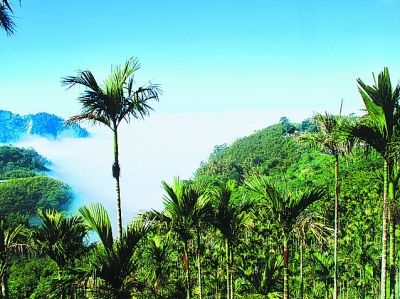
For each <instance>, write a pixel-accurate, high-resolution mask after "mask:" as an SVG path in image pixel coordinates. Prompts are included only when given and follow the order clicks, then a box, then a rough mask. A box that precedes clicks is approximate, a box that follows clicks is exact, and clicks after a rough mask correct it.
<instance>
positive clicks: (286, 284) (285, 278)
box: [283, 236, 289, 299]
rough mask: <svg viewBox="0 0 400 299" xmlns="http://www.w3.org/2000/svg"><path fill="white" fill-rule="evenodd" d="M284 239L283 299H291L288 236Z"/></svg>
mask: <svg viewBox="0 0 400 299" xmlns="http://www.w3.org/2000/svg"><path fill="white" fill-rule="evenodd" d="M283 238H284V239H283V299H289V249H288V240H287V238H286V236H284V237H283Z"/></svg>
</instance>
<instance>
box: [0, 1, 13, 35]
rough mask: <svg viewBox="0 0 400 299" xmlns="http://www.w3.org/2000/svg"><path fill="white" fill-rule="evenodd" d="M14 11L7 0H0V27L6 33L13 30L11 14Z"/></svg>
mask: <svg viewBox="0 0 400 299" xmlns="http://www.w3.org/2000/svg"><path fill="white" fill-rule="evenodd" d="M12 14H14V11H13V9H12V7H11V5H10V2H9V1H8V0H0V27H2V28H3V29H4V31H5V32H6V34H7V35H11V34H13V33H14V30H15V23H14V20H13V19H12V17H11V15H12Z"/></svg>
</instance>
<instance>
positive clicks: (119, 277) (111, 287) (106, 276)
mask: <svg viewBox="0 0 400 299" xmlns="http://www.w3.org/2000/svg"><path fill="white" fill-rule="evenodd" d="M79 212H80V214H81V216H82V217H83V218H84V219H85V221H86V224H87V225H88V226H89V227H90V229H91V230H92V231H94V232H95V233H96V235H97V237H98V238H99V239H100V244H98V245H97V246H96V247H94V248H93V250H92V252H91V255H90V256H89V259H88V260H87V262H86V263H85V265H84V267H83V269H81V272H80V273H79V276H77V277H78V278H80V279H81V280H85V279H88V278H90V279H92V280H93V281H95V283H94V284H93V286H94V288H95V291H96V292H97V293H99V294H100V295H101V296H103V297H101V298H131V295H132V292H133V290H135V289H140V288H141V286H140V284H139V283H138V281H137V280H136V278H135V274H136V272H137V265H136V264H135V261H134V259H133V255H134V253H135V250H136V248H137V245H138V243H139V241H140V240H141V239H142V238H143V237H145V235H146V234H147V232H148V231H149V228H150V224H151V223H150V222H149V221H148V220H146V219H143V218H140V217H139V218H138V219H135V220H134V221H132V222H131V223H129V224H128V226H127V229H126V230H125V231H124V232H123V234H122V236H121V237H120V238H118V239H116V240H114V239H113V234H112V228H111V223H110V219H109V217H108V213H107V211H106V210H105V208H104V207H103V206H102V205H100V204H92V205H90V206H86V207H82V208H80V209H79Z"/></svg>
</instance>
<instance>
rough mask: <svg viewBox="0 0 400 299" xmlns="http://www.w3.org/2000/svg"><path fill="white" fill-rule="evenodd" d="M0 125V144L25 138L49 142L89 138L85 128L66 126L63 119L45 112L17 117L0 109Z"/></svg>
mask: <svg viewBox="0 0 400 299" xmlns="http://www.w3.org/2000/svg"><path fill="white" fill-rule="evenodd" d="M0 124H1V125H0V143H7V142H14V141H18V140H19V139H22V138H24V137H27V136H40V137H45V138H48V139H50V140H55V139H59V138H62V137H72V138H84V137H88V136H89V133H88V131H87V130H86V129H85V128H82V127H81V126H79V125H77V124H74V125H70V126H66V125H65V124H64V119H62V118H61V117H59V116H57V115H54V114H50V113H47V112H38V113H35V114H28V115H19V114H16V113H13V112H11V111H7V110H1V109H0Z"/></svg>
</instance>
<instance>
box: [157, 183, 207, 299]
mask: <svg viewBox="0 0 400 299" xmlns="http://www.w3.org/2000/svg"><path fill="white" fill-rule="evenodd" d="M162 185H163V188H164V190H165V192H166V195H164V197H163V198H164V206H165V209H164V211H163V212H162V213H159V212H156V211H153V213H152V214H153V215H155V216H156V217H157V218H158V220H159V221H161V222H164V223H166V224H167V226H168V229H169V230H170V231H172V232H173V233H175V234H176V235H177V236H178V237H179V239H180V240H181V241H182V243H183V266H184V272H185V288H186V298H188V299H189V298H191V296H192V290H191V278H190V257H189V240H191V239H192V237H193V236H192V234H193V230H195V232H196V237H197V262H198V283H199V291H200V296H201V294H202V291H201V264H200V246H201V244H200V240H201V239H200V228H201V223H202V222H203V221H204V219H205V218H206V217H207V216H208V215H209V214H210V204H209V201H208V199H206V197H205V196H203V191H202V190H200V189H198V188H195V187H194V186H193V185H191V184H190V183H188V182H184V181H182V180H180V179H179V178H174V180H173V183H172V185H168V184H167V183H166V182H165V181H163V182H162Z"/></svg>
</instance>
